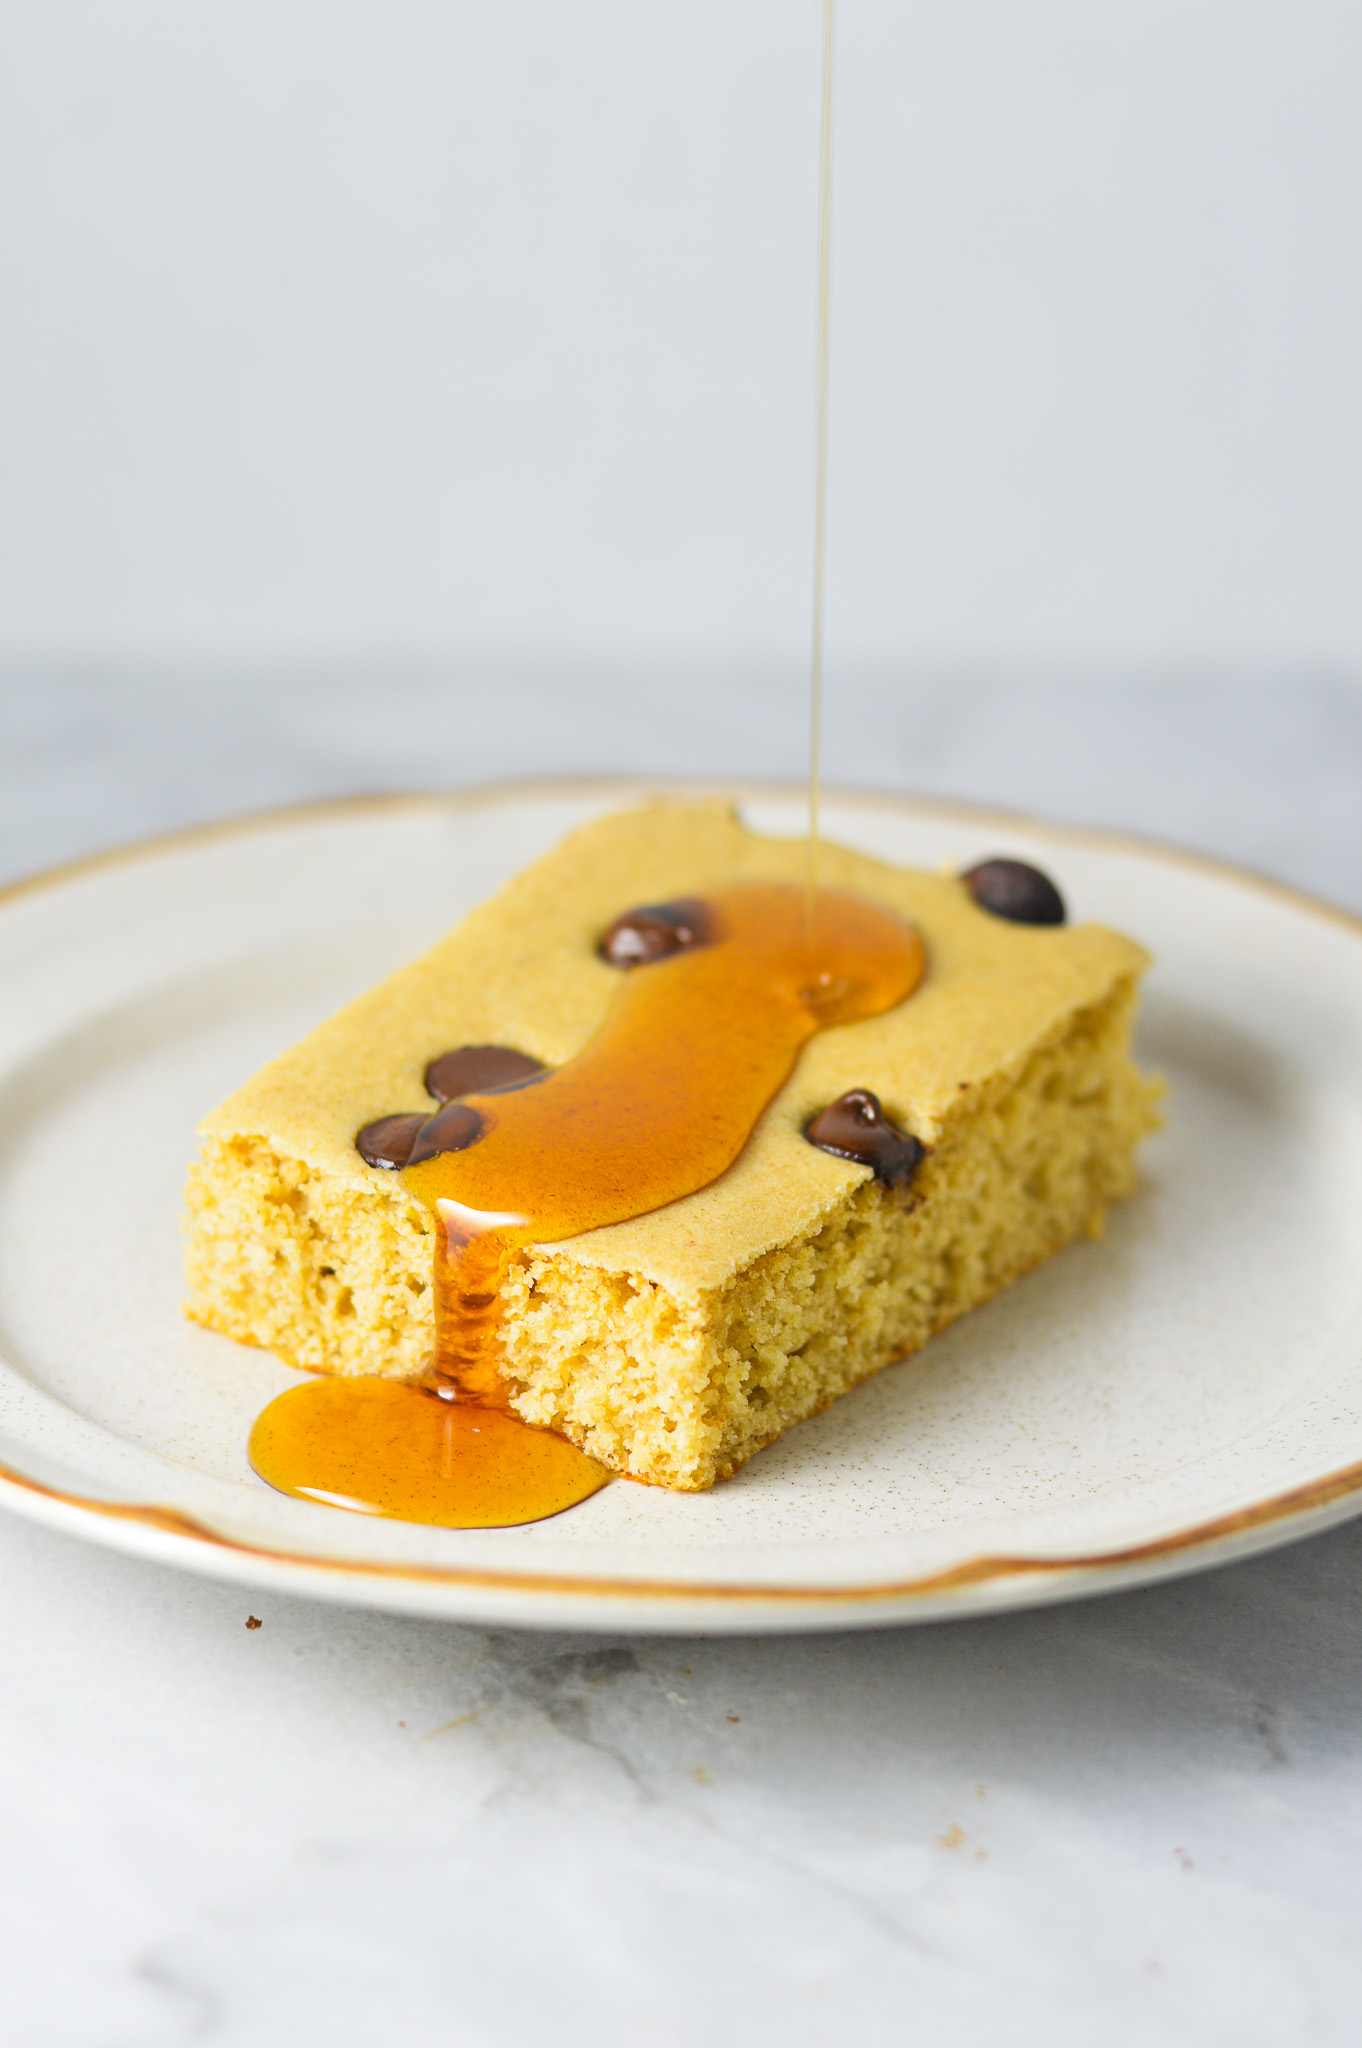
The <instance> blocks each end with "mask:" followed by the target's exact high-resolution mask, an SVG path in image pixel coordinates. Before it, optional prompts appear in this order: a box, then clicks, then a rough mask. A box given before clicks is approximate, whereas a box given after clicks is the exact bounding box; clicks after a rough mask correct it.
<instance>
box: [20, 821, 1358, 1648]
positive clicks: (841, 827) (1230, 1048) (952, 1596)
mask: <svg viewBox="0 0 1362 2048" xmlns="http://www.w3.org/2000/svg"><path fill="white" fill-rule="evenodd" d="M641 788H642V786H641V785H632V784H625V783H620V782H613V783H593V784H580V783H578V784H550V785H537V786H535V787H531V788H523V787H522V788H510V789H502V790H492V791H488V792H482V793H477V794H474V795H472V796H460V797H454V798H449V797H415V798H401V799H396V800H377V801H372V802H362V803H355V804H342V805H329V806H320V807H317V808H310V809H306V810H301V811H295V812H290V813H288V814H285V815H275V816H270V817H263V818H258V819H251V820H247V821H245V822H244V823H240V824H235V825H232V826H230V827H226V828H217V829H210V830H208V831H205V832H202V833H196V834H190V835H185V836H181V837H178V838H176V839H173V840H166V841H160V842H157V843H154V844H152V845H150V846H146V847H143V848H139V849H134V850H132V851H131V852H127V853H120V854H116V855H113V856H111V857H108V858H106V859H102V860H97V861H93V862H87V863H84V864H82V865H80V866H78V867H75V868H71V869H67V870H65V871H63V872H61V873H58V874H56V875H52V876H48V877H44V878H42V879H40V880H38V881H37V882H33V883H28V884H24V885H21V886H20V887H19V888H17V889H14V890H12V891H11V892H9V894H8V895H7V896H5V897H3V898H0V1461H3V1466H2V1467H0V1500H3V1501H4V1503H5V1504H7V1505H8V1506H10V1507H12V1508H14V1509H15V1510H16V1511H17V1512H20V1513H23V1514H27V1515H31V1516H33V1517H35V1518H36V1519H39V1520H42V1521H45V1522H49V1523H51V1524H53V1525H54V1526H56V1527H59V1528H64V1529H68V1530H70V1531H72V1532H75V1533H78V1534H80V1535H84V1536H87V1537H88V1538H90V1539H91V1540H92V1541H94V1542H98V1543H106V1544H110V1545H113V1546H115V1547H117V1548H119V1549H123V1550H128V1551H132V1552H135V1553H137V1554H138V1555H141V1556H145V1557H151V1558H156V1559H160V1560H162V1561H164V1562H166V1563H173V1564H179V1565H183V1566H185V1567H187V1568H189V1569H192V1570H197V1571H204V1572H211V1573H214V1574H216V1575H217V1576H219V1577H222V1578H228V1579H232V1580H235V1581H237V1582H239V1583H241V1584H243V1585H247V1586H258V1587H267V1586H268V1587H274V1588H278V1589H285V1590H292V1591H298V1592H304V1593H309V1594H313V1595H318V1596H322V1597H326V1598H332V1599H338V1600H346V1601H353V1602H360V1603H365V1604H370V1605H374V1606H381V1607H388V1608H398V1609H404V1610H407V1611H410V1612H415V1613H422V1614H431V1615H442V1616H447V1617H449V1618H451V1619H467V1620H477V1621H498V1622H503V1623H504V1622H510V1623H522V1624H527V1625H533V1626H545V1627H548V1626H552V1627H560V1628H561V1627H569V1628H593V1629H610V1630H619V1629H651V1630H683V1629H706V1630H716V1629H724V1630H734V1631H744V1632H750V1631H755V1630H766V1629H806V1628H820V1627H822V1628H829V1627H838V1628H841V1627H849V1626H863V1625H866V1624H869V1623H886V1622H899V1621H914V1620H926V1619H929V1618H934V1617H939V1616H944V1615H951V1614H964V1613H978V1612H980V1611H983V1610H987V1609H997V1608H1007V1607H1018V1606H1025V1605H1029V1604H1032V1603H1035V1602H1038V1601H1043V1600H1056V1599H1062V1598H1068V1597H1072V1596H1075V1595H1078V1594H1084V1593H1093V1592H1099V1591H1104V1590H1111V1589H1114V1588H1117V1587H1121V1586H1129V1585H1134V1584H1139V1583H1141V1582H1144V1581H1148V1580H1152V1579H1156V1578H1160V1577H1165V1576H1168V1575H1171V1574H1174V1573H1178V1572H1186V1571H1191V1570H1195V1569H1197V1568H1199V1567H1201V1566H1204V1565H1207V1564H1212V1563H1217V1562H1222V1561H1224V1560H1227V1559H1229V1558H1232V1557H1238V1556H1243V1555H1245V1554H1246V1553H1248V1552H1251V1551H1254V1550H1262V1549H1267V1548H1269V1547H1271V1546H1272V1545H1275V1544H1279V1543H1284V1542H1288V1541H1290V1540H1291V1539H1292V1538H1294V1537H1297V1536H1301V1535H1304V1534H1306V1533H1308V1532H1310V1531H1312V1530H1315V1529H1319V1528H1322V1527H1324V1526H1326V1525H1328V1524H1329V1523H1331V1522H1335V1521H1340V1520H1342V1519H1344V1518H1345V1517H1347V1516H1349V1515H1352V1514H1355V1513H1358V1512H1359V1511H1362V1315H1360V1314H1359V1299H1358V1294H1359V1289H1358V1273H1359V1265H1360V1264H1362V1057H1360V1056H1359V1055H1360V1054H1362V1042H1360V1041H1362V925H1359V924H1358V923H1356V922H1354V921H1353V920H1350V919H1348V918H1346V917H1344V916H1342V915H1341V914H1339V913H1336V912H1333V911H1330V910H1328V909H1326V908H1324V907H1323V906H1321V905H1318V904H1315V903H1311V902H1309V901H1308V900H1306V899H1304V898H1302V897H1299V896H1295V895H1292V894H1291V893H1289V892H1287V891H1284V890H1282V889H1279V888H1276V887H1274V886H1273V885H1272V884H1270V883H1265V882H1262V881H1259V880H1257V879H1255V878H1253V877H1251V876H1247V875H1243V874H1239V873H1237V872H1234V871H1232V870H1229V869H1225V868H1221V867H1217V866H1215V865H1214V864H1211V863H1207V862H1204V861H1199V860H1195V859H1192V858H1190V857H1188V856H1185V855H1182V854H1177V853H1172V852H1168V851H1165V850H1163V849H1160V848H1156V847H1150V846H1144V845H1138V844H1132V843H1130V842H1127V841H1120V840H1116V839H1111V838H1105V837H1102V836H1100V835H1097V834H1093V833H1084V832H1070V831H1062V830H1056V829H1051V828H1048V827H1041V826H1036V825H1031V824H1027V823H1024V822H1022V821H1020V820H1017V819H1014V818H1006V817H999V816H998V815H997V814H994V813H989V812H976V811H969V810H965V809H962V808H959V807H949V806H942V805H938V804H925V803H914V802H907V801H902V800H899V799H896V798H892V797H878V796H858V795H846V796H834V797H832V798H831V799H829V801H828V803H827V811H826V829H827V832H828V834H829V836H830V837H835V838H839V839H842V840H844V841H846V842H848V843H849V844H853V845H856V846H859V847H863V848H864V849H866V850H867V851H868V852H871V853H874V854H879V855H881V856H883V857H885V858H887V859H890V860H895V861H905V862H910V863H914V864H918V865H922V866H929V867H937V866H940V865H941V864H943V863H950V864H952V865H957V864H961V863H963V862H965V861H967V860H970V859H974V858H978V857H979V856H981V855H983V854H987V853H992V852H1011V853H1017V854H1021V855H1022V856H1025V857H1029V858H1033V859H1036V860H1038V861H1040V862H1041V863H1042V864H1043V865H1044V866H1045V867H1047V868H1048V869H1049V870H1050V871H1051V872H1052V873H1054V875H1055V876H1056V878H1057V879H1058V881H1059V883H1060V885H1061V887H1062V888H1063V890H1064V892H1065V894H1066V896H1067V897H1068V899H1069V902H1070V906H1071V909H1072V911H1073V913H1074V915H1075V916H1076V917H1078V918H1089V917H1091V918H1097V919H1101V920H1103V921H1105V922H1108V923H1111V924H1115V925H1118V926H1121V927H1124V928H1125V929H1127V930H1129V931H1130V932H1132V933H1134V934H1135V935H1137V936H1138V937H1140V938H1141V939H1143V940H1145V941H1147V942H1148V944H1149V945H1150V946H1151V947H1152V949H1153V950H1154V952H1155V954H1156V955H1157V957H1158V966H1157V969H1156V971H1155V973H1154V974H1153V976H1152V977H1151V983H1150V989H1149V998H1148V1003H1147V1006H1146V1013H1145V1026H1144V1032H1143V1047H1142V1050H1143V1053H1144V1055H1145V1057H1146V1058H1148V1059H1149V1060H1151V1061H1153V1062H1154V1063H1155V1064H1157V1065H1158V1066H1159V1067H1160V1068H1162V1069H1163V1070H1164V1072H1165V1073H1166V1074H1167V1076H1168V1078H1169V1081H1170V1099H1169V1122H1168V1129H1167V1131H1166V1132H1165V1133H1164V1134H1163V1135H1162V1136H1160V1137H1159V1138H1157V1139H1156V1140H1155V1141H1154V1142H1153V1143H1152V1144H1151V1145H1150V1147H1149V1148H1148V1153H1147V1179H1146V1183H1145V1186H1144V1188H1143V1189H1142V1191H1141V1192H1140V1193H1139V1194H1138V1195H1137V1196H1136V1198H1135V1199H1134V1200H1133V1201H1131V1202H1129V1203H1127V1204H1124V1205H1122V1206H1121V1207H1120V1209H1119V1210H1118V1211H1117V1212H1116V1213H1115V1214H1114V1216H1113V1217H1112V1219H1111V1222H1110V1225H1109V1227H1108V1231H1107V1234H1106V1236H1105V1237H1104V1238H1103V1239H1102V1240H1101V1242H1099V1243H1094V1244H1087V1243H1085V1244H1082V1245H1079V1246H1075V1247H1074V1248H1072V1249H1071V1250H1069V1251H1067V1252H1065V1253H1064V1254H1062V1256H1061V1257H1059V1258H1058V1259H1055V1260H1053V1261H1052V1262H1051V1263H1050V1264H1049V1265H1047V1266H1046V1267H1044V1268H1043V1269H1042V1270H1041V1271H1039V1272H1037V1273H1035V1274H1032V1275H1031V1276H1030V1277H1029V1278H1027V1279H1025V1280H1023V1281H1021V1282H1019V1283H1018V1284H1017V1285H1016V1286H1014V1287H1012V1288H1011V1289H1009V1290H1008V1291H1007V1292H1006V1293H1005V1294H1004V1295H1003V1296H1001V1297H1000V1298H999V1299H998V1300H996V1301H995V1302H993V1303H991V1304H990V1305H989V1306H987V1307H986V1308H983V1309H981V1310H978V1311H976V1312H975V1314H973V1315H972V1316H969V1317H967V1318H966V1319H965V1320H964V1321H963V1322H962V1323H960V1324H959V1325H957V1326H956V1327H955V1328H954V1329H952V1330H950V1331H948V1332H947V1333H946V1334H945V1335H944V1336H941V1337H938V1338H936V1339H935V1340H934V1342H933V1343H932V1344H931V1345H930V1347H929V1348H928V1350H927V1352H926V1353H925V1354H923V1355H921V1356H919V1357H918V1358H917V1359H914V1360H910V1361H908V1362H907V1363H905V1364H903V1365H900V1366H896V1367H892V1368H891V1369H890V1370H888V1371H887V1372H884V1373H882V1374H881V1375H880V1376H879V1377H878V1378H877V1379H875V1380H873V1381H872V1382H871V1383H870V1384H869V1385H868V1386H866V1387H864V1388H862V1389H861V1390H860V1391H859V1392H857V1393H855V1394H853V1395H851V1396H850V1397H849V1398H847V1399H846V1400H843V1401H841V1402H839V1403H838V1404H837V1405H836V1407H835V1408H833V1409H832V1410H831V1411H830V1412H829V1413H828V1414H826V1415H823V1416H820V1417H819V1418H817V1419H816V1420H814V1421H812V1422H808V1423H805V1424H803V1425H802V1427H800V1428H798V1429H796V1430H794V1431H793V1432H791V1434H790V1435H788V1436H787V1437H786V1438H784V1439H783V1440H782V1442H780V1443H779V1444H777V1445H775V1446H774V1447H773V1448H772V1449H770V1450H768V1451H765V1452H763V1453H762V1455H761V1456H760V1457H758V1458H757V1459H755V1460H754V1461H753V1463H752V1464H751V1465H750V1466H749V1467H748V1468H747V1470H746V1471H745V1472H743V1473H742V1474H741V1475H740V1476H739V1477H738V1478H737V1479H735V1480H732V1481H730V1482H729V1483H728V1484H727V1485H725V1486H720V1487H717V1488H716V1489H715V1490H714V1491H713V1492H711V1493H708V1494H699V1495H686V1494H668V1493H664V1492H660V1491H657V1490H655V1489H650V1488H646V1487H640V1486H634V1485H631V1484H628V1483H624V1482H621V1483H618V1484H616V1485H613V1486H610V1487H607V1488H606V1489H605V1491H604V1492H603V1493H600V1494H598V1495H596V1496H595V1498H594V1499H592V1500H590V1501H588V1502H586V1503H584V1504H583V1505H582V1506H581V1507H579V1508H576V1509H574V1510H572V1511H571V1512H570V1513H568V1514H566V1515H563V1516H560V1517H558V1518H557V1519H556V1520H554V1521H551V1522H545V1523H540V1524H538V1525H537V1526H535V1527H532V1528H527V1529H515V1530H486V1531H483V1530H478V1531H472V1530H459V1531H456V1530H433V1529H426V1528H416V1527H410V1526H406V1525H403V1524H398V1523H393V1522H382V1521H377V1522H376V1521H370V1520H367V1519H365V1518H363V1517H360V1516H356V1515H351V1514H346V1513H345V1512H343V1511H341V1510H338V1509H333V1508H327V1507H321V1506H313V1505H311V1504H308V1503H304V1502H301V1501H295V1500H289V1499H285V1498H284V1497H283V1496H281V1495H279V1494H276V1493H273V1492H271V1491H270V1490H269V1489H268V1488H267V1487H265V1486H264V1485H262V1484H261V1482H260V1481H259V1480H257V1479H256V1478H255V1477H254V1475H253V1474H252V1472H251V1471H250V1469H249V1467H248V1465H247V1462H246V1435H247V1430H248V1428H249V1425H250V1423H251V1421H252V1419H253V1417H254V1416H255V1414H256V1413H257V1411H258V1410H259V1409H260V1408H261V1407H262V1406H263V1405H264V1403H265V1402H266V1401H267V1400H268V1399H269V1398H270V1397H271V1396H272V1395H273V1394H275V1393H277V1392H278V1391H279V1390H280V1389H282V1388H283V1387H285V1386H288V1385H289V1384H291V1382H292V1381H293V1380H294V1379H295V1377H296V1375H295V1374H293V1373H292V1372H291V1371H290V1370H289V1369H288V1368H287V1367H285V1366H283V1365H280V1364H279V1363H278V1362H277V1361H276V1360H274V1359H273V1358H271V1357H269V1356H267V1355H265V1354H263V1353H260V1352H256V1351H251V1350H247V1349H244V1348H241V1347H239V1346H237V1345H234V1344H232V1343H230V1342H228V1341H227V1340H226V1339H225V1338H221V1337H217V1336H213V1335H211V1334H209V1333H208V1332H206V1331H203V1330H200V1329H197V1328H194V1327H193V1326H191V1325H190V1324H188V1323H187V1322H185V1321H184V1320H183V1318H182V1317H181V1315H180V1313H179V1307H178V1303H179V1294H180V1277H179V1246H178V1205H179V1190H180V1184H181V1179H182V1176H183V1172H184V1167H185V1163H186V1161H187V1160H188V1158H189V1156H190V1153H191V1151H192V1148H193V1142H194V1140H193V1132H194V1126H195V1122H196V1120H197V1119H198V1117H199V1116H200V1115H201V1114H202V1113H203V1112H204V1111H205V1110H206V1109H208V1108H209V1107H210V1106H211V1105H212V1104H213V1103H215V1102H216V1101H217V1100H218V1099H219V1098H220V1097H221V1096H223V1095H225V1094H226V1093H228V1092H229V1090H231V1089H232V1088H234V1087H235V1086H236V1084H237V1083H238V1082H240V1081H241V1080H243V1079H244V1078H245V1076H246V1075H247V1074H248V1073H249V1072H250V1071H251V1070H252V1069H253V1068H254V1067H255V1066H256V1065H258V1064H259V1063H260V1062H261V1061H262V1060H264V1059H265V1058H267V1057H268V1056H269V1055H270V1054H272V1053H274V1052H275V1051H277V1050H279V1049H280V1048H281V1047H283V1046H284V1045H286V1044H288V1043H289V1042H290V1041H291V1040H292V1039H294V1038H296V1037H297V1036H299V1035H300V1034H301V1033H302V1032H304V1031H306V1030H307V1029H308V1028H309V1027H310V1026H311V1025H312V1024H314V1023H316V1022H317V1021H318V1020H319V1019H320V1018H322V1017H324V1016H326V1015H327V1014H328V1013H329V1012H330V1011H331V1010H333V1009H334V1008H336V1006H337V1005H338V1004H340V1003H341V1002H343V1001H345V1000H346V999H347V998H348V997H350V996H352V995H354V994H356V993H357V992H358V991H359V990H360V989H362V988H364V987H365V986H367V985H368V984H369V983H370V982H372V981H374V980H376V979H377V978H378V977H379V976H380V975H382V974H384V973H386V972H387V971H388V970H389V969H390V968H392V967H395V966H396V965H398V964H399V962H401V961H403V960H405V959H407V958H408V957H409V956H410V955H412V954H413V953H415V952H417V951H418V950H419V949H420V948H421V947H422V946H424V945H425V944H426V943H428V942H429V941H430V940H432V939H433V938H435V937H436V936H437V935H438V934H439V933H440V932H441V931H443V930H444V929H445V928H446V927H447V926H448V925H450V924H451V923H452V922H453V921H454V920H455V919H456V918H457V917H458V916H459V915H461V914H462V912H463V911H465V910H466V909H467V908H468V907H469V906H470V905H472V904H473V903H476V902H477V901H478V900H479V899H480V898H482V897H483V896H485V895H486V894H487V893H488V892H489V891H490V890H491V889H493V888H494V887H495V886H496V885H497V884H498V883H500V882H501V881H502V880H503V879H504V878H505V877H507V876H509V875H511V874H512V873H514V872H515V871H516V870H517V869H518V868H520V867H523V866H524V865H525V863H526V862H527V861H529V860H531V859H533V858H534V857H535V856H536V855H537V854H539V853H541V852H543V851H545V850H546V849H547V848H548V847H549V846H551V845H552V844H553V843H554V842H555V841H556V840H557V839H558V838H559V837H560V836H561V835H562V834H563V833H564V832H566V831H568V830H569V829H571V828H572V827H574V826H576V825H578V824H579V823H581V822H583V821H584V820H585V819H587V818H589V817H591V816H594V815H596V814H597V813H599V812H600V811H602V810H605V809H609V808H613V807H616V806H618V805H619V804H621V803H624V802H627V801H629V800H631V799H632V798H634V797H635V796H637V795H638V794H640V791H641ZM733 793H734V794H735V795H736V796H737V797H738V798H739V800H740V801H741V802H742V804H743V807H744V809H745V811H746V814H747V815H748V817H749V818H750V819H751V821H752V822H753V823H755V824H757V825H758V826H760V827H761V828H763V829H765V830H768V831H777V832H787V833H790V834H798V833H799V832H800V830H801V829H802V818H803V813H802V802H801V798H800V797H799V795H798V794H796V793H795V792H792V791H788V790H781V789H774V788H767V789H753V788H744V789H741V790H736V791H734V792H733Z"/></svg>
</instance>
